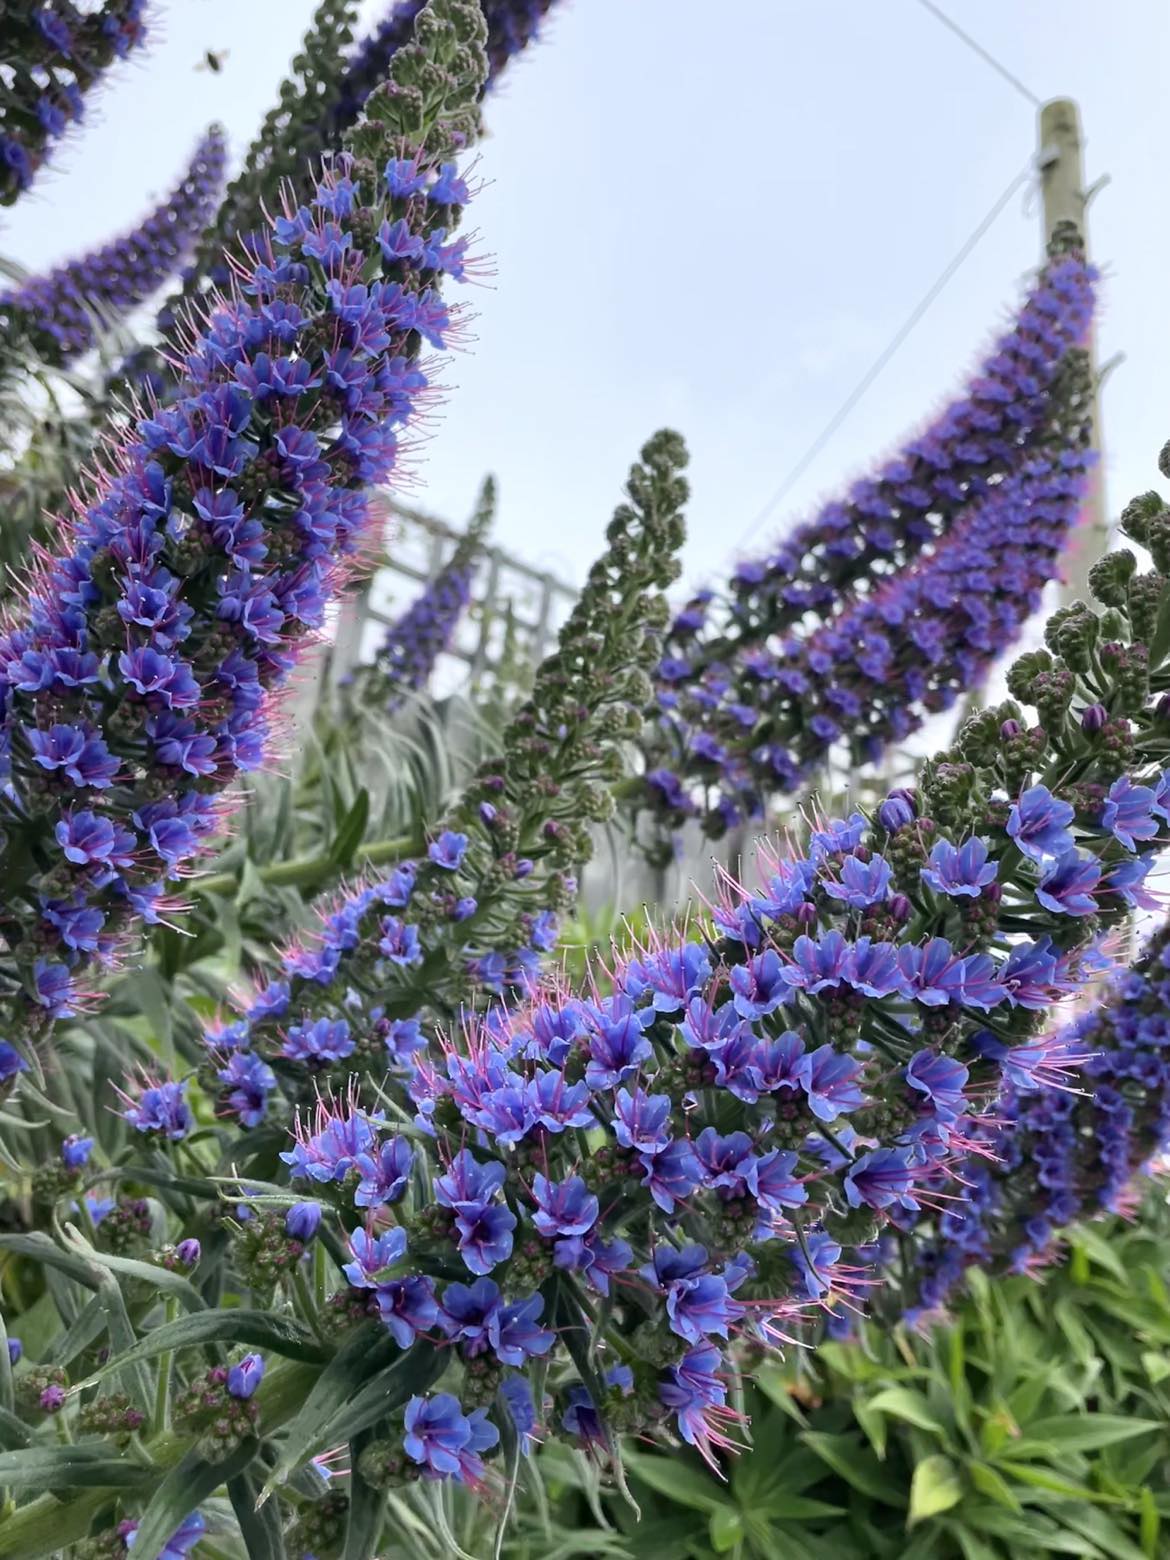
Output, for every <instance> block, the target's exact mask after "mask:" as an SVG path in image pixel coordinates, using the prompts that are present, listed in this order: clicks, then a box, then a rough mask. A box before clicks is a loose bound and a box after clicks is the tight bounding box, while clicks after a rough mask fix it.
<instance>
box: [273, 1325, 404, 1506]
mask: <svg viewBox="0 0 1170 1560" xmlns="http://www.w3.org/2000/svg"><path fill="white" fill-rule="evenodd" d="M400 1353H401V1351H400V1350H399V1348H398V1345H397V1344H396V1343H395V1342H394V1340H393V1338H391V1336H390V1335H389V1333H388V1332H387V1331H386V1330H385V1328H383V1327H379V1326H378V1325H377V1324H376V1323H374V1322H370V1323H369V1324H368V1325H363V1326H361V1327H358V1328H356V1329H355V1330H354V1331H353V1332H352V1333H351V1334H350V1335H349V1337H348V1338H347V1339H346V1340H345V1342H344V1343H343V1344H342V1346H341V1348H340V1349H338V1351H337V1353H336V1354H335V1355H334V1356H333V1358H332V1359H331V1360H330V1361H329V1363H328V1365H326V1367H325V1369H324V1370H323V1371H322V1372H321V1374H320V1376H318V1378H317V1380H316V1381H315V1382H314V1384H313V1388H312V1391H311V1392H310V1393H309V1395H308V1397H307V1398H306V1399H305V1402H304V1404H303V1405H302V1406H301V1408H300V1410H299V1411H298V1413H297V1415H296V1417H295V1418H294V1419H292V1420H291V1421H290V1423H289V1425H288V1428H287V1431H286V1434H285V1443H284V1450H283V1452H282V1453H281V1456H280V1459H279V1461H278V1462H277V1464H276V1467H275V1468H274V1469H273V1470H272V1472H271V1473H270V1474H269V1476H268V1478H267V1480H266V1481H265V1484H264V1488H263V1490H262V1491H261V1493H260V1499H261V1500H262V1501H263V1500H267V1499H268V1497H269V1496H270V1495H271V1494H272V1492H273V1490H274V1489H276V1487H277V1485H279V1484H284V1483H285V1482H286V1481H287V1479H288V1477H289V1475H290V1474H291V1473H292V1472H293V1470H294V1469H296V1468H299V1467H300V1466H301V1464H302V1463H304V1462H307V1461H308V1460H309V1458H310V1457H312V1456H313V1454H314V1452H315V1451H316V1449H317V1447H318V1445H319V1444H320V1438H321V1436H322V1435H323V1434H324V1432H325V1431H326V1430H327V1429H328V1428H329V1424H330V1421H331V1420H332V1419H333V1418H334V1416H335V1415H336V1414H337V1413H338V1412H339V1411H340V1410H341V1409H342V1408H344V1406H345V1404H346V1403H348V1402H349V1401H350V1400H351V1399H352V1397H353V1395H354V1393H355V1392H357V1390H358V1389H359V1387H361V1386H362V1384H363V1383H365V1382H368V1381H369V1379H370V1375H371V1373H376V1372H378V1371H380V1370H381V1369H382V1367H383V1366H384V1365H385V1364H387V1363H388V1362H389V1361H391V1360H393V1359H395V1358H396V1357H397V1356H398V1355H399V1354H400Z"/></svg>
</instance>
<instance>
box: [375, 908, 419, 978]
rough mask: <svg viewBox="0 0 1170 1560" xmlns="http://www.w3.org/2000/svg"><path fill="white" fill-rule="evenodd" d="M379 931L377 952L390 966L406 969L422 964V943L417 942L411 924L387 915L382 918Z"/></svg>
mask: <svg viewBox="0 0 1170 1560" xmlns="http://www.w3.org/2000/svg"><path fill="white" fill-rule="evenodd" d="M381 930H382V935H381V937H380V938H379V940H378V951H379V953H381V954H383V955H384V956H385V957H386V958H387V959H389V960H390V962H391V964H397V965H398V966H399V967H400V968H401V969H407V968H409V967H410V966H412V965H415V964H421V963H422V958H423V951H422V943H421V942H420V941H419V935H418V927H417V926H415V925H414V924H413V923H412V922H407V921H402V920H400V919H399V917H398V916H396V915H387V916H383V918H382V927H381Z"/></svg>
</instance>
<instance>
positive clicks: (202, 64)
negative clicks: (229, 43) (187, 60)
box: [195, 49, 232, 76]
mask: <svg viewBox="0 0 1170 1560" xmlns="http://www.w3.org/2000/svg"><path fill="white" fill-rule="evenodd" d="M231 52H232V51H231V50H230V49H214V50H212V49H208V50H207V52H206V53H205V54H204V56H203V58H202V59H201V60H200V61H199V63H198V65H196V67H195V69H196V70H209V71H210V72H211V74H212V75H213V76H218V75H219V73H220V71H221V70H222V69H223V67H224V64H225V62H226V60H227V57H228V55H229V54H230V53H231Z"/></svg>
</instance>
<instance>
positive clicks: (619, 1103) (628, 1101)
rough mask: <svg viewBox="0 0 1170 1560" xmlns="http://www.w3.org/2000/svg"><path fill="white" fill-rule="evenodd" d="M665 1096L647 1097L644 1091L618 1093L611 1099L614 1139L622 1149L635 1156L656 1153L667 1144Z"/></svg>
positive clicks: (667, 1103)
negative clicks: (630, 1149) (633, 1150)
mask: <svg viewBox="0 0 1170 1560" xmlns="http://www.w3.org/2000/svg"><path fill="white" fill-rule="evenodd" d="M673 1106H674V1102H673V1101H672V1100H671V1098H670V1095H669V1094H647V1093H646V1091H645V1089H641V1088H638V1089H635V1090H634V1091H633V1093H630V1091H629V1090H628V1089H619V1090H618V1091H617V1094H616V1096H615V1098H614V1121H613V1131H614V1136H615V1137H616V1138H617V1140H618V1142H619V1143H620V1144H621V1146H622V1147H623V1148H633V1149H636V1150H637V1151H638V1152H639V1153H642V1152H650V1153H654V1152H657V1151H658V1150H659V1149H662V1148H665V1147H666V1145H667V1143H668V1142H669V1141H670V1113H671V1110H672V1109H673Z"/></svg>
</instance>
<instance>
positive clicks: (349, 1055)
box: [207, 433, 687, 1128]
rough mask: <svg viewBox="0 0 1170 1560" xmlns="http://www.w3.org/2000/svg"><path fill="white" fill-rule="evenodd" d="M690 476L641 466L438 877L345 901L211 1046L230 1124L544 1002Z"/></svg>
mask: <svg viewBox="0 0 1170 1560" xmlns="http://www.w3.org/2000/svg"><path fill="white" fill-rule="evenodd" d="M686 458H687V457H686V451H685V448H684V447H683V445H682V441H681V440H680V439H679V438H678V436H677V435H676V434H671V433H660V434H657V435H656V436H655V437H654V438H653V439H651V440H650V441H649V443H647V444H646V445H645V447H644V448H643V450H642V460H641V462H640V463H639V464H638V465H636V466H635V467H634V468H633V469H632V470H631V472H630V476H629V481H628V486H627V491H628V493H629V498H630V502H629V503H628V504H623V505H621V506H620V507H619V508H618V510H617V512H616V513H615V515H614V518H613V520H612V521H611V522H610V526H609V530H608V537H609V547H608V549H607V551H606V552H605V553H604V554H603V556H602V557H601V558H600V559H599V560H598V562H597V563H596V564H595V565H594V566H593V569H592V570H591V572H590V579H589V583H588V584H587V586H586V588H585V590H584V591H583V592H582V595H581V597H580V599H579V600H578V601H577V603H576V605H575V606H574V608H573V611H572V613H571V614H570V615H569V618H568V619H567V621H566V622H565V624H564V625H563V627H562V628H561V630H560V633H559V635H558V641H557V647H556V649H555V651H554V652H553V654H552V655H551V656H549V657H548V658H547V660H546V661H545V662H544V663H543V664H542V665H541V667H540V668H539V670H538V671H537V674H536V679H535V683H534V686H533V690H532V695H531V698H530V699H529V700H528V701H527V702H526V703H525V704H524V705H523V706H522V708H521V709H520V710H519V711H518V713H517V715H516V716H515V717H514V719H513V721H512V722H511V723H510V725H509V727H508V728H507V730H506V731H505V733H504V739H503V743H502V752H501V754H500V755H499V756H498V757H496V758H493V759H491V760H489V761H488V762H487V763H485V764H484V765H483V766H482V768H481V770H480V771H479V772H478V773H477V775H476V776H475V777H474V778H473V780H472V782H471V785H470V787H469V789H468V791H467V793H466V795H465V796H464V797H463V798H461V800H460V801H459V802H458V803H457V804H456V805H455V806H454V807H453V808H452V809H451V810H450V812H449V813H448V815H447V817H446V818H445V819H444V820H443V821H442V822H441V823H440V825H439V827H438V828H437V829H436V831H435V833H434V836H433V838H432V840H431V842H430V844H429V846H428V850H427V854H426V857H425V859H424V860H422V861H420V862H404V863H402V864H400V865H399V866H397V867H396V868H394V869H393V870H392V871H390V872H388V873H387V874H385V875H384V876H382V877H380V878H378V879H376V880H374V881H371V882H368V883H365V884H362V885H361V886H360V887H359V888H357V889H356V890H355V891H353V892H351V893H349V894H347V895H345V896H343V897H342V898H341V899H340V901H339V902H338V903H337V904H336V905H335V906H333V907H332V908H331V909H330V910H329V911H328V912H327V913H326V914H325V915H324V916H323V918H322V920H321V922H320V925H319V927H318V930H317V933H316V935H315V936H314V937H313V938H312V939H311V940H309V941H305V942H298V943H296V944H295V945H294V946H293V947H291V948H289V949H287V950H285V952H284V953H283V954H282V956H281V958H280V961H279V968H278V974H277V978H276V979H275V980H273V981H272V982H270V983H269V984H268V985H267V986H266V987H264V988H263V989H262V990H260V991H259V992H258V993H257V994H256V995H255V996H254V997H253V999H252V1001H251V1002H250V1003H249V1004H248V1005H247V1006H246V1008H245V1009H244V1011H243V1012H242V1014H241V1015H240V1017H239V1018H237V1019H236V1020H235V1021H233V1022H231V1023H228V1024H226V1025H217V1026H215V1027H214V1028H213V1029H212V1030H211V1031H210V1033H209V1034H208V1036H207V1039H208V1044H209V1046H210V1048H211V1052H212V1057H213V1068H212V1072H211V1076H210V1077H209V1082H210V1083H211V1085H212V1087H213V1089H214V1091H215V1092H217V1093H218V1095H219V1097H220V1103H221V1109H222V1110H223V1111H224V1112H225V1113H226V1114H230V1115H233V1116H235V1117H236V1118H237V1119H238V1120H239V1121H240V1122H241V1123H242V1124H243V1125H245V1126H247V1127H249V1128H253V1127H256V1126H258V1125H259V1124H260V1122H261V1121H262V1120H263V1119H264V1117H265V1115H266V1113H267V1109H268V1105H269V1101H270V1098H272V1097H273V1096H274V1095H275V1091H276V1090H277V1088H278V1086H279V1087H280V1088H281V1090H282V1091H283V1093H284V1095H285V1096H286V1097H287V1098H288V1099H289V1100H291V1101H292V1102H297V1101H300V1102H304V1101H305V1100H306V1099H311V1098H312V1097H313V1093H314V1091H315V1090H316V1089H318V1088H319V1087H321V1086H329V1085H332V1086H334V1087H337V1088H340V1089H344V1087H345V1085H346V1082H347V1080H348V1079H349V1077H350V1075H351V1074H353V1073H355V1072H362V1073H366V1074H368V1075H369V1077H370V1078H371V1079H372V1080H373V1081H374V1082H375V1083H376V1082H377V1081H378V1080H380V1078H381V1077H382V1075H383V1074H384V1073H385V1071H386V1069H387V1067H388V1066H389V1067H390V1068H391V1069H396V1070H398V1071H401V1070H403V1069H404V1068H408V1067H409V1066H410V1064H411V1058H412V1055H413V1053H414V1052H415V1051H416V1050H417V1049H418V1048H419V1047H421V1046H423V1045H425V1044H426V1043H427V1040H428V1037H429V1035H430V1033H431V1032H432V1025H433V1022H434V1020H435V1019H438V1020H439V1021H442V1022H446V1021H450V1020H451V1019H452V1018H453V1017H454V1016H455V1015H457V1014H458V1013H459V1012H460V1011H461V1010H463V1009H471V1008H474V1007H475V1006H476V1005H482V1004H483V1003H484V1002H489V1003H490V1002H492V1001H495V1000H497V999H502V998H507V999H509V1000H510V999H513V998H515V997H517V996H523V994H524V993H525V992H526V991H528V990H529V989H530V987H531V986H532V985H533V983H534V981H535V979H536V976H537V973H538V970H539V966H540V963H541V960H542V959H543V958H545V957H547V956H548V955H549V954H550V953H551V952H552V950H553V948H554V947H555V944H556V935H557V923H558V917H559V915H560V914H561V912H563V911H564V910H565V909H566V908H567V906H568V904H569V903H570V902H571V899H572V897H573V894H574V892H575V887H576V882H575V877H574V871H575V868H576V867H577V865H578V864H579V863H580V862H582V861H584V860H585V859H586V858H587V856H588V853H589V849H590V838H589V833H588V821H589V820H590V819H596V818H599V817H603V816H605V815H606V812H607V810H608V809H611V808H612V801H611V799H610V796H609V793H608V791H607V789H606V782H609V781H612V780H614V779H616V778H617V776H618V775H619V774H620V772H621V768H622V757H621V753H620V751H619V747H618V744H619V743H620V742H621V740H622V739H624V738H629V737H631V736H633V735H636V733H637V730H638V728H639V724H640V721H639V716H638V708H639V707H640V705H641V703H642V702H643V695H644V693H645V688H646V684H647V682H648V671H649V668H650V667H651V666H653V664H654V662H655V660H656V658H657V656H658V655H659V654H660V652H661V637H660V634H661V628H662V625H663V623H664V622H665V618H666V604H665V601H664V599H663V597H662V594H661V592H662V591H663V590H664V589H665V587H666V586H667V585H669V584H670V583H671V581H672V580H673V579H674V578H675V575H676V570H677V564H676V561H675V559H676V554H677V552H678V549H679V548H680V547H681V546H682V541H683V524H682V519H681V513H680V512H681V508H682V505H683V504H684V503H685V501H686V496H687V488H686V483H685V481H684V480H683V478H682V477H681V475H680V473H681V470H682V468H683V466H684V465H685V463H686ZM420 1020H422V1021H423V1022H424V1023H425V1024H426V1028H425V1031H424V1029H423V1027H421V1026H420Z"/></svg>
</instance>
